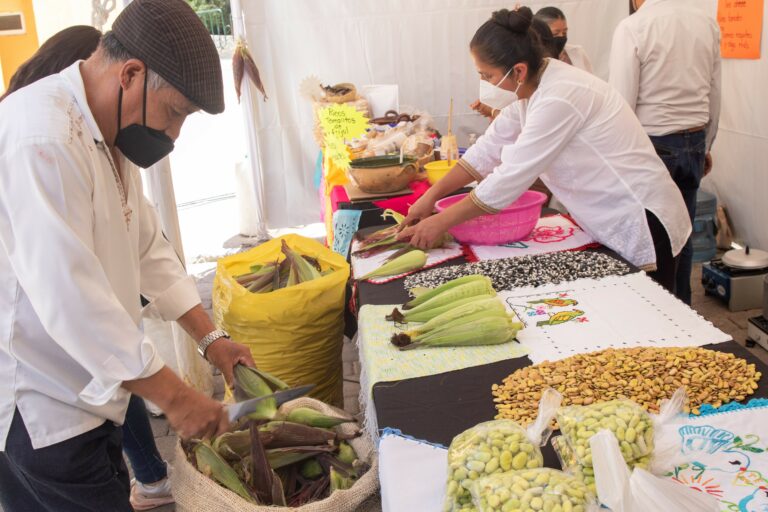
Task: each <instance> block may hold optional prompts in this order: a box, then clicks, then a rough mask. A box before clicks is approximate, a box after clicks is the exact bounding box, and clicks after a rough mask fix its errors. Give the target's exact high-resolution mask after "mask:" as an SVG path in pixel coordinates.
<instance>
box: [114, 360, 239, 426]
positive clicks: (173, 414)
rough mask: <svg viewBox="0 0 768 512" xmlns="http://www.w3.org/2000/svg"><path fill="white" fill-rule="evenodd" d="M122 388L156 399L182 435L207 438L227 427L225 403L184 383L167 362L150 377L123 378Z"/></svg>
mask: <svg viewBox="0 0 768 512" xmlns="http://www.w3.org/2000/svg"><path fill="white" fill-rule="evenodd" d="M123 388H125V389H127V390H128V391H130V392H131V393H135V394H137V395H139V396H140V397H142V398H146V399H148V400H152V401H153V402H154V403H156V404H157V405H158V407H160V409H161V410H162V411H163V412H164V413H165V415H166V416H167V418H168V421H169V422H170V424H171V427H172V428H173V429H174V430H175V431H176V432H178V434H179V436H181V437H182V438H183V439H189V438H191V437H194V438H199V439H206V438H207V439H210V438H212V437H214V436H216V435H218V434H221V433H223V432H226V431H227V430H228V429H229V418H228V417H227V413H226V410H225V409H224V406H223V405H222V404H220V403H219V402H216V401H214V400H211V399H210V398H208V397H207V396H205V395H204V394H202V393H200V392H199V391H196V390H194V389H192V388H191V387H189V386H187V385H186V384H184V383H183V382H182V381H181V379H180V378H179V377H178V375H176V374H175V373H173V371H172V370H171V369H170V368H168V367H167V366H163V367H162V368H161V369H160V371H158V372H157V373H155V374H154V375H150V376H149V377H144V378H141V379H136V380H127V381H124V382H123Z"/></svg>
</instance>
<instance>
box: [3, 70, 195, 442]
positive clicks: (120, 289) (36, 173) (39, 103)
mask: <svg viewBox="0 0 768 512" xmlns="http://www.w3.org/2000/svg"><path fill="white" fill-rule="evenodd" d="M79 65H80V63H79V62H78V63H76V64H74V65H72V66H71V67H69V68H67V69H66V70H64V71H63V72H62V73H60V74H58V75H53V76H50V77H48V78H45V79H43V80H40V81H38V82H36V83H34V84H32V85H30V86H28V87H26V88H24V89H22V90H20V91H18V92H16V93H14V94H12V95H10V96H8V97H7V98H6V99H5V100H4V101H3V102H2V103H0V381H2V382H3V385H2V386H0V450H3V449H4V447H5V441H6V438H7V435H8V429H9V428H10V424H11V418H12V416H13V413H14V409H15V408H18V410H19V412H20V413H21V416H22V419H23V420H24V424H25V425H26V427H27V430H28V432H29V436H30V438H31V441H32V446H33V447H34V448H41V447H44V446H48V445H51V444H54V443H57V442H60V441H63V440H66V439H69V438H72V437H74V436H76V435H79V434H81V433H84V432H86V431H88V430H91V429H93V428H95V427H97V426H98V425H100V424H102V423H103V422H104V421H105V420H111V421H113V422H115V423H122V422H123V419H124V417H125V410H126V407H127V404H128V398H129V396H130V395H129V393H128V392H127V391H125V390H124V389H122V388H121V387H120V386H121V383H122V382H123V381H126V380H133V379H137V378H143V377H148V376H150V375H153V374H154V373H156V372H157V371H159V370H160V369H161V368H162V366H163V361H162V360H161V359H160V357H159V355H158V353H157V351H156V349H155V346H154V344H153V342H152V341H151V340H150V339H149V338H148V337H146V336H145V335H144V334H143V333H142V331H141V329H140V327H139V323H140V316H141V302H140V298H139V295H140V294H142V295H144V296H145V297H147V298H148V299H149V300H150V301H152V303H153V305H154V307H156V308H157V311H159V312H160V314H161V315H162V317H163V318H165V319H166V320H175V319H177V318H179V317H180V316H181V315H183V314H184V313H185V312H187V311H189V310H190V309H191V308H192V307H194V306H195V305H197V304H199V303H200V297H199V295H198V293H197V289H196V287H195V285H194V281H193V280H192V278H191V277H189V276H187V275H186V273H185V271H184V269H183V267H182V265H181V262H180V261H179V258H178V256H177V255H176V253H175V252H174V251H173V249H172V248H171V246H170V245H169V244H168V242H167V241H166V240H165V239H164V237H163V234H162V231H161V229H160V225H159V221H158V218H157V214H156V213H155V211H154V209H153V208H152V207H151V206H150V205H149V203H148V202H147V200H146V199H145V198H144V196H143V193H142V185H141V178H140V176H139V170H138V169H137V168H136V166H134V165H132V164H131V163H130V162H129V161H128V160H126V159H125V158H122V159H121V162H120V164H121V169H122V172H123V176H124V182H125V184H126V188H127V191H126V192H127V206H128V208H130V209H131V210H132V212H133V213H132V215H131V218H130V223H129V225H126V221H125V217H124V215H123V205H122V203H121V196H120V193H119V189H118V185H117V181H116V179H115V175H114V173H113V171H112V166H111V163H110V162H111V160H110V158H111V157H110V155H109V154H108V148H107V146H106V144H105V143H104V140H103V137H102V135H101V132H100V131H99V128H98V126H97V125H96V121H95V120H94V118H93V115H92V113H91V111H90V109H89V107H88V103H87V100H86V95H85V89H84V86H83V80H82V77H81V74H80V68H79Z"/></svg>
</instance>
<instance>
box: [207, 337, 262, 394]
mask: <svg viewBox="0 0 768 512" xmlns="http://www.w3.org/2000/svg"><path fill="white" fill-rule="evenodd" d="M205 358H206V359H208V361H210V362H211V364H213V365H214V366H215V367H216V368H218V369H219V370H221V373H222V374H223V375H224V380H226V381H227V384H228V385H232V380H233V373H234V370H233V369H234V367H235V365H236V364H238V363H240V364H243V365H245V366H256V363H254V361H253V356H251V351H250V350H249V349H248V347H246V346H245V345H241V344H239V343H235V342H234V341H232V340H230V339H229V338H219V339H218V340H216V341H214V342H213V343H212V344H211V345H210V346H209V347H208V349H207V350H206V351H205Z"/></svg>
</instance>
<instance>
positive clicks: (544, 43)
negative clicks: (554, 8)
mask: <svg viewBox="0 0 768 512" xmlns="http://www.w3.org/2000/svg"><path fill="white" fill-rule="evenodd" d="M531 28H532V29H533V30H534V31H535V32H536V33H537V34H538V35H539V41H541V49H542V55H543V56H544V57H551V58H553V59H557V58H559V54H558V51H557V43H556V42H555V36H553V35H552V30H551V29H550V28H549V25H548V24H547V23H546V22H545V21H543V20H540V19H538V18H536V17H534V18H533V23H531Z"/></svg>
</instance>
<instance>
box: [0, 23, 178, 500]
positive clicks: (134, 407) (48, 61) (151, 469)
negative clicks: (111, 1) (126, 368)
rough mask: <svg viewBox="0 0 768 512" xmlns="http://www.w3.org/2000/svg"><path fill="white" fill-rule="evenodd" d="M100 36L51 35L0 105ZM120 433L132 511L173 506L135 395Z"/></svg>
mask: <svg viewBox="0 0 768 512" xmlns="http://www.w3.org/2000/svg"><path fill="white" fill-rule="evenodd" d="M101 36H102V34H101V32H100V31H98V30H97V29H95V28H93V27H91V26H90V25H75V26H72V27H67V28H65V29H63V30H61V31H59V32H57V33H56V34H54V35H52V36H51V37H50V38H48V40H46V41H45V42H44V43H43V44H42V45H41V46H40V48H39V49H38V50H37V51H36V52H35V54H34V55H32V57H30V58H29V59H28V60H27V61H25V62H24V63H23V64H22V65H21V66H19V69H18V70H17V71H16V73H14V74H13V76H12V77H11V80H10V82H9V85H8V90H7V91H6V92H5V94H3V96H2V97H0V101H3V100H4V99H5V98H6V97H7V96H8V95H10V94H11V93H14V92H16V91H17V90H19V89H21V88H22V87H26V86H27V85H29V84H32V83H34V82H37V81H38V80H40V79H42V78H45V77H47V76H49V75H54V74H56V73H59V72H61V71H62V70H64V69H65V68H68V67H69V66H71V65H72V64H73V63H75V62H76V61H78V60H84V59H87V58H88V57H90V56H91V55H92V54H93V52H94V51H96V48H97V47H98V45H99V40H100V39H101ZM122 431H123V451H124V452H125V454H126V455H127V456H128V460H130V461H131V467H132V468H133V474H134V476H135V478H134V480H132V481H131V505H132V506H133V508H134V510H149V509H152V508H156V507H159V506H162V505H167V504H169V503H173V502H174V499H173V494H172V492H171V484H170V480H169V479H168V465H167V462H165V461H164V460H163V458H162V457H161V456H160V452H159V451H158V449H157V445H156V444H155V437H154V434H153V433H152V426H151V425H150V423H149V417H148V415H147V408H146V405H145V404H144V400H142V398H141V397H139V396H137V395H131V399H130V401H129V402H128V410H127V411H126V413H125V423H123V427H122Z"/></svg>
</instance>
